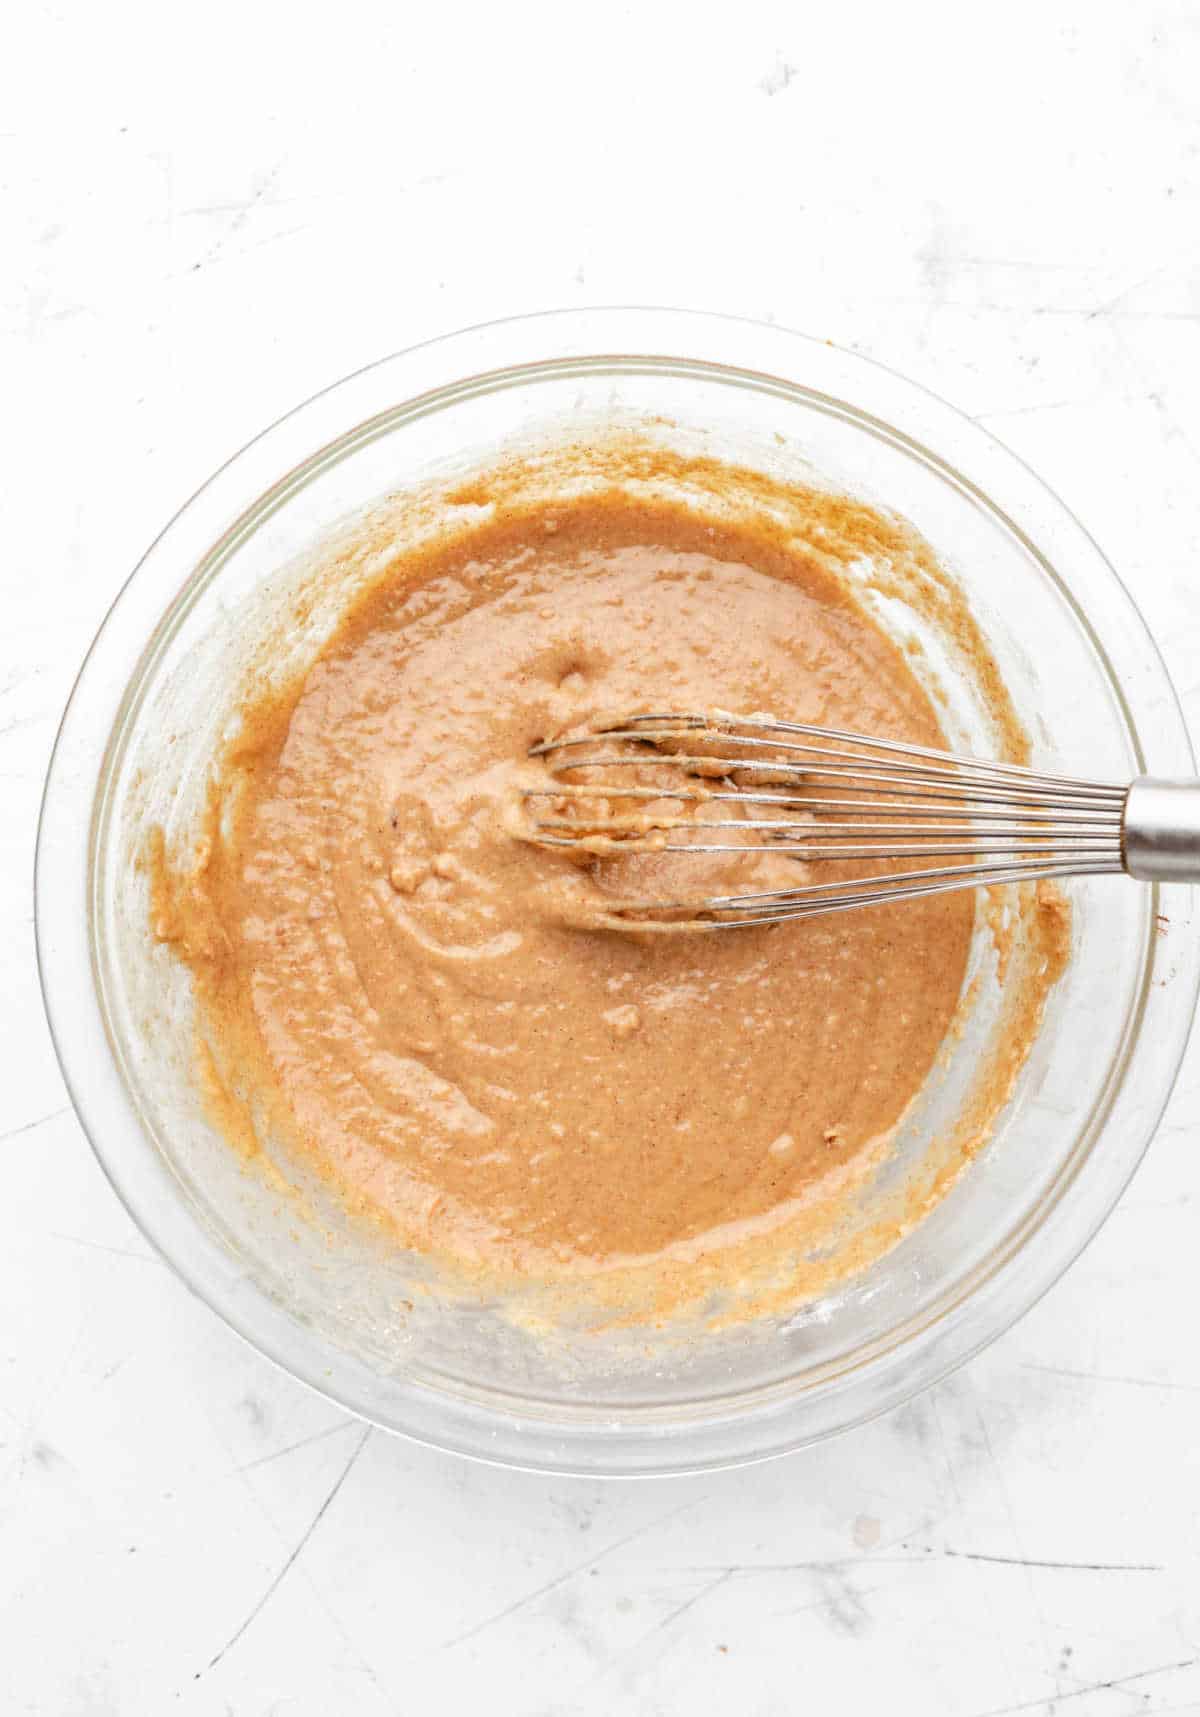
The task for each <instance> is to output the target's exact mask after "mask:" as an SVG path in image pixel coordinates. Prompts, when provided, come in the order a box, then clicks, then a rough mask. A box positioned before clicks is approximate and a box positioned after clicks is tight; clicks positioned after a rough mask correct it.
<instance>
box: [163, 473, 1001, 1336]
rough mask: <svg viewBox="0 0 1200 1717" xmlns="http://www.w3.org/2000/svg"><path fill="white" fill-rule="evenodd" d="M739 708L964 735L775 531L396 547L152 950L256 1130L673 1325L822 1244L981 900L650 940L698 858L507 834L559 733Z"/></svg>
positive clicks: (487, 1270) (548, 513)
mask: <svg viewBox="0 0 1200 1717" xmlns="http://www.w3.org/2000/svg"><path fill="white" fill-rule="evenodd" d="M717 706H719V707H724V708H735V709H740V710H745V711H754V710H771V711H773V712H775V713H776V714H778V715H781V716H787V717H791V718H795V719H799V720H802V721H810V722H820V723H824V724H828V725H831V726H837V727H854V728H860V729H866V730H868V731H873V732H875V733H878V734H880V735H883V736H893V737H897V738H904V739H908V740H913V741H916V742H919V743H921V744H942V743H944V739H943V736H942V733H941V730H940V728H939V725H938V721H937V718H936V716H935V714H934V711H933V708H932V706H931V704H930V701H929V699H928V697H927V696H926V694H925V692H924V691H923V689H922V687H921V686H920V684H919V683H918V680H917V679H916V677H915V676H914V674H913V672H912V669H911V667H910V665H909V663H908V662H907V660H906V659H905V657H904V655H903V654H902V653H901V651H899V650H898V649H897V648H896V647H895V646H894V645H893V644H892V643H891V642H890V640H889V639H888V638H887V637H885V635H884V634H883V632H882V631H881V630H879V629H878V627H877V626H876V625H875V624H874V623H873V622H872V621H871V620H870V619H869V618H868V617H867V615H866V614H865V612H864V611H863V609H862V608H861V607H860V606H859V604H858V603H857V602H856V601H855V600H854V599H853V597H852V596H851V594H849V592H848V589H847V587H846V585H845V583H844V581H843V580H841V579H840V578H839V577H838V576H837V575H836V573H835V571H834V570H831V568H830V567H829V566H828V565H823V564H821V562H820V560H819V559H818V557H817V556H815V555H813V554H810V553H808V552H806V551H805V550H804V548H803V546H802V545H798V544H797V543H796V542H795V540H794V539H789V538H787V537H786V536H785V535H784V534H783V533H781V532H779V531H777V530H773V529H772V528H771V527H770V525H769V524H768V523H765V522H764V523H762V524H761V525H760V526H757V527H756V526H754V525H753V524H751V523H748V522H745V521H741V522H733V521H730V520H725V521H723V522H722V521H720V520H717V519H714V518H712V517H708V518H705V517H698V516H696V515H695V514H694V513H691V512H688V511H685V510H684V509H683V508H682V507H673V506H669V505H665V504H660V503H657V502H653V501H645V502H639V501H637V500H634V499H631V498H630V497H629V496H628V495H620V496H616V495H608V496H603V495H601V496H593V497H578V498H576V499H574V500H570V501H563V502H561V503H559V504H556V505H554V506H552V507H551V506H535V507H531V508H524V509H522V508H510V509H507V510H506V509H504V508H500V509H498V510H496V511H495V512H494V513H493V514H492V516H490V517H488V518H486V519H484V520H482V521H481V522H479V523H478V524H477V525H475V526H473V527H472V528H469V529H467V530H465V531H461V532H459V534H458V535H457V536H455V537H453V538H450V539H447V540H443V541H441V542H434V543H433V544H432V545H426V546H425V547H423V548H420V549H415V550H413V551H411V552H409V553H406V554H403V555H401V556H399V557H398V558H395V559H393V560H392V561H391V562H390V563H389V564H388V565H387V566H386V568H385V569H384V571H383V572H382V573H381V574H380V575H379V576H377V577H376V578H375V579H374V581H373V582H372V583H371V584H370V585H369V586H368V587H367V588H366V589H365V590H364V591H363V592H361V593H360V595H359V597H358V599H357V600H356V601H355V602H354V603H353V605H352V606H351V608H350V610H349V612H347V613H346V614H345V616H344V618H343V619H342V621H341V623H340V625H339V626H338V627H337V629H336V631H335V632H334V634H333V636H332V637H331V638H330V639H329V640H328V642H327V643H326V645H325V647H324V648H323V649H322V651H321V652H320V655H319V657H318V659H317V660H316V661H314V662H313V663H312V665H311V666H310V668H309V669H308V671H307V672H306V673H304V674H302V675H301V676H299V677H298V678H297V679H296V680H295V681H294V682H292V683H291V684H289V685H288V686H286V687H285V688H284V689H283V690H281V691H276V692H272V693H270V694H267V695H265V696H263V697H262V698H260V699H259V700H258V701H253V700H252V701H251V702H250V703H249V704H248V705H247V706H246V707H245V708H244V709H243V711H242V719H241V729H240V732H239V733H238V735H237V737H236V738H235V739H234V740H233V741H231V743H230V744H229V746H228V748H227V750H226V753H225V755H224V757H223V758H222V759H221V761H220V767H219V770H218V772H217V779H216V784H215V785H214V787H213V790H212V798H211V806H210V818H209V828H208V833H207V836H206V838H205V840H204V842H203V843H202V845H201V848H200V851H199V853H198V854H189V855H180V856H173V857H172V858H171V859H170V860H168V857H167V855H166V854H165V853H164V851H163V850H162V844H161V839H160V842H159V849H158V852H157V856H156V860H155V864H154V866H153V881H154V888H153V897H154V898H153V911H154V928H155V932H156V934H157V936H158V937H159V938H160V939H161V940H164V941H166V942H168V943H170V944H171V945H172V946H173V948H174V949H175V950H176V951H177V952H178V953H179V954H180V955H181V956H182V958H183V959H184V960H186V961H187V963H188V964H189V966H190V968H191V970H192V973H193V975H194V981H195V987H196V991H197V996H198V1001H199V1022H200V1031H201V1035H202V1040H203V1054H204V1059H205V1065H206V1068H207V1074H206V1077H207V1080H208V1084H209V1090H210V1098H211V1100H212V1102H213V1104H214V1105H215V1106H216V1107H217V1108H218V1110H219V1112H220V1115H221V1118H222V1121H223V1124H224V1125H225V1127H226V1130H227V1131H229V1132H230V1133H231V1135H236V1136H237V1137H239V1138H240V1140H241V1142H242V1143H243V1144H244V1145H245V1146H246V1147H247V1148H248V1149H249V1150H250V1151H251V1152H253V1151H254V1150H255V1149H257V1148H258V1144H259V1141H262V1140H266V1139H268V1138H269V1139H272V1140H282V1141H284V1143H285V1145H286V1146H287V1148H288V1149H290V1150H291V1151H293V1152H298V1153H300V1154H301V1155H302V1157H303V1160H304V1161H306V1162H307V1163H308V1164H309V1165H310V1166H312V1167H314V1168H315V1169H316V1170H317V1172H318V1173H319V1174H320V1175H321V1176H322V1177H324V1178H325V1179H326V1180H328V1181H329V1182H331V1183H332V1184H333V1185H335V1186H336V1187H337V1188H338V1189H339V1191H340V1193H341V1195H342V1197H343V1198H344V1199H345V1200H346V1201H347V1202H348V1203H349V1204H350V1205H351V1206H352V1207H353V1208H355V1209H358V1210H361V1211H363V1212H365V1213H368V1214H370V1215H371V1216H372V1217H374V1218H375V1219H376V1220H381V1221H383V1222H384V1223H386V1224H387V1225H388V1227H389V1228H390V1229H391V1230H392V1231H394V1233H395V1234H396V1235H397V1236H398V1238H399V1239H400V1240H401V1241H402V1242H403V1243H404V1244H406V1245H408V1246H411V1247H414V1248H416V1249H417V1250H419V1251H421V1252H423V1253H426V1254H434V1255H436V1256H437V1257H439V1258H440V1259H441V1260H442V1261H443V1262H444V1263H445V1264H446V1266H447V1267H448V1268H450V1269H451V1270H452V1271H453V1272H455V1273H457V1274H458V1275H459V1277H460V1278H461V1277H462V1276H464V1275H475V1276H476V1277H479V1276H485V1277H486V1278H488V1279H489V1281H491V1282H492V1283H493V1284H494V1283H497V1282H499V1283H503V1282H505V1281H507V1282H530V1281H536V1282H540V1283H549V1284H552V1285H553V1284H563V1283H568V1282H570V1281H576V1282H580V1281H583V1282H591V1283H593V1284H595V1283H596V1282H598V1281H599V1280H600V1279H601V1278H603V1279H604V1280H605V1281H606V1282H607V1283H608V1286H609V1289H610V1290H611V1291H612V1292H614V1293H616V1284H617V1283H618V1282H619V1281H620V1280H621V1279H622V1278H623V1276H624V1277H627V1278H628V1279H629V1280H630V1281H632V1280H633V1279H634V1277H635V1276H638V1278H639V1279H640V1280H643V1281H645V1280H648V1279H652V1280H653V1282H654V1284H655V1288H654V1295H655V1302H656V1304H658V1305H659V1306H660V1308H661V1306H662V1305H664V1304H667V1303H670V1302H671V1301H672V1299H673V1298H674V1297H676V1295H677V1296H678V1297H679V1298H681V1299H683V1300H687V1299H688V1298H689V1295H694V1293H695V1292H696V1291H698V1290H699V1289H700V1288H705V1289H707V1288H711V1287H712V1286H714V1285H719V1284H720V1282H721V1281H722V1279H723V1276H724V1275H725V1274H728V1273H730V1272H732V1273H734V1274H736V1273H737V1272H739V1271H741V1270H743V1269H745V1268H746V1267H748V1260H750V1259H751V1258H752V1257H753V1258H756V1259H760V1260H761V1259H762V1258H764V1257H765V1258H770V1259H772V1260H773V1263H774V1265H775V1266H778V1265H779V1264H780V1261H781V1260H786V1258H787V1256H788V1249H789V1248H792V1249H793V1250H794V1249H795V1248H796V1247H797V1246H801V1247H802V1246H804V1245H805V1244H807V1245H808V1246H809V1249H810V1251H811V1246H812V1244H814V1243H815V1242H816V1241H818V1240H819V1239H820V1236H821V1233H822V1229H821V1227H820V1225H816V1226H814V1214H813V1213H814V1212H824V1213H825V1216H824V1217H823V1218H822V1220H825V1219H826V1218H827V1219H828V1221H829V1222H832V1221H833V1220H834V1219H835V1215H836V1212H837V1210H838V1209H839V1208H840V1207H841V1204H842V1203H843V1202H844V1200H845V1198H846V1197H847V1196H848V1194H849V1189H851V1188H852V1187H853V1186H855V1185H856V1184H858V1183H859V1182H861V1181H863V1180H864V1179H865V1178H867V1177H869V1176H870V1175H871V1174H872V1173H873V1172H874V1170H875V1168H876V1167H877V1166H878V1164H879V1162H880V1160H881V1159H882V1158H883V1157H884V1156H885V1155H886V1152H887V1148H888V1142H889V1139H890V1137H891V1135H892V1133H893V1130H894V1129H895V1128H896V1126H897V1124H898V1123H899V1121H900V1120H901V1118H902V1116H903V1115H904V1113H905V1110H906V1109H907V1108H908V1106H909V1104H910V1103H911V1101H912V1099H913V1097H914V1095H915V1094H916V1093H917V1092H918V1091H919V1089H920V1088H921V1086H922V1083H923V1082H924V1081H925V1079H926V1077H927V1076H928V1074H929V1072H930V1069H931V1067H932V1065H933V1063H934V1060H935V1057H936V1056H937V1054H938V1050H939V1046H940V1045H941V1044H942V1042H943V1039H944V1038H945V1036H946V1033H947V1031H948V1029H949V1028H950V1026H951V1022H952V1020H953V1018H954V1015H955V1010H956V1007H957V1006H958V1004H959V1000H960V991H961V990H962V987H963V980H964V973H965V970H966V964H967V957H968V950H969V946H970V941H971V936H972V929H973V924H974V914H975V901H974V898H973V896H971V895H970V894H961V895H949V896H944V897H941V898H933V899H928V900H923V901H916V902H911V903H906V904H904V905H898V906H893V907H883V908H875V909H871V910H868V911H863V912H855V913H847V914H840V915H837V916H833V917H828V918H817V919H811V920H806V921H803V922H797V923H791V924H784V925H780V926H775V927H771V928H763V929H747V930H742V931H738V932H735V933H728V934H720V935H709V936H704V935H675V936H630V935H621V934H615V933H612V932H607V931H604V930H597V929H592V928H588V927H587V926H588V910H589V905H592V906H595V905H596V904H597V903H601V904H602V903H603V900H604V899H605V898H606V896H608V895H610V894H611V892H612V891H614V890H616V891H618V892H621V893H625V892H630V891H632V892H645V891H646V885H647V876H646V867H647V866H650V867H653V866H654V865H655V864H656V863H658V864H664V865H665V864H670V863H671V862H672V861H671V860H669V859H666V858H660V859H656V858H654V857H649V858H647V857H642V858H628V859H626V858H618V859H615V860H614V859H603V858H601V859H590V860H589V861H588V862H587V864H585V865H584V866H582V867H581V866H580V865H579V864H578V863H577V862H575V861H573V860H572V858H571V857H570V856H569V855H568V856H564V855H562V854H559V853H555V852H550V851H543V850H540V849H538V848H537V847H534V846H532V845H529V844H527V843H525V842H523V841H521V840H519V839H515V838H514V837H513V833H512V817H513V804H514V798H515V794H516V790H517V788H518V787H519V786H520V785H521V784H522V783H523V782H529V781H531V780H532V779H534V778H535V777H536V775H537V771H538V768H539V766H538V765H537V764H535V763H533V762H531V761H530V760H528V758H527V752H528V748H529V746H530V745H531V743H533V742H535V741H536V740H538V739H539V738H541V737H543V736H545V735H547V734H550V733H554V732H559V731H561V730H563V729H565V728H568V727H570V726H571V725H572V724H573V723H576V722H582V721H585V720H588V719H589V718H591V717H592V716H594V715H595V714H596V713H597V712H602V711H610V710H621V709H635V708H647V707H665V708H702V707H717ZM674 862H676V863H678V861H674ZM688 862H689V870H688V873H687V874H688V879H689V883H690V884H691V886H692V888H693V890H694V891H695V892H706V891H707V890H708V889H710V888H711V887H712V886H713V883H714V878H713V877H712V876H711V875H709V876H705V877H699V876H698V875H697V873H696V871H695V870H693V869H691V868H690V866H691V863H692V862H693V861H688ZM717 862H720V861H717ZM734 862H735V864H737V865H743V866H744V865H745V863H747V862H748V861H746V860H744V859H740V858H739V859H737V860H736V861H734ZM757 862H759V863H761V864H764V865H766V866H767V867H768V868H769V867H770V866H772V865H773V866H776V867H778V866H781V865H783V866H786V867H787V877H786V879H783V880H784V885H785V886H786V885H787V884H788V883H795V882H796V881H800V880H803V876H802V874H801V873H800V870H799V867H798V866H796V865H795V864H794V863H793V861H791V860H784V859H779V858H776V859H763V860H761V861H757ZM628 867H640V868H638V869H637V870H636V874H633V873H632V872H630V870H629V868H628ZM623 871H624V872H625V873H626V874H624V875H623V874H622V872H623ZM740 880H741V881H742V882H743V883H744V882H745V880H746V879H745V876H744V874H743V876H742V877H741V878H740ZM773 880H774V882H775V885H778V883H779V881H780V879H779V878H778V877H776V878H774V879H773ZM632 884H636V887H632V886H631V885H632ZM754 885H755V884H754V881H753V880H752V881H751V886H754ZM771 885H772V878H770V877H768V876H764V877H763V879H762V880H760V881H758V886H771ZM659 891H660V890H658V889H653V890H650V892H659ZM1018 1064H1019V1058H1018ZM231 1117H235V1118H231ZM897 1232H898V1230H895V1229H893V1230H891V1231H889V1233H888V1235H887V1236H886V1238H881V1239H880V1241H879V1245H880V1247H882V1245H883V1244H885V1243H890V1242H891V1241H892V1240H894V1239H895V1238H896V1233H897ZM700 1263H703V1265H704V1271H703V1272H702V1273H699V1274H698V1273H697V1271H698V1266H699V1264H700ZM783 1268H784V1275H785V1276H786V1275H787V1265H786V1262H785V1263H784V1266H783ZM639 1273H640V1274H639ZM668 1283H673V1284H674V1286H672V1287H671V1288H670V1289H669V1290H668V1288H667V1286H666V1284H668ZM617 1297H618V1298H619V1294H617Z"/></svg>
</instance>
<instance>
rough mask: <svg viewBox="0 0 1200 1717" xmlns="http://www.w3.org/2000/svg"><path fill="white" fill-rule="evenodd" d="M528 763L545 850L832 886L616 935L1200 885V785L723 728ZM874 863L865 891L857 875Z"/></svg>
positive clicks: (664, 903)
mask: <svg viewBox="0 0 1200 1717" xmlns="http://www.w3.org/2000/svg"><path fill="white" fill-rule="evenodd" d="M530 756H532V757H540V758H542V759H543V760H544V761H545V765H546V769H547V771H548V774H549V776H550V780H549V783H548V784H547V785H546V786H544V787H542V786H539V787H529V788H527V789H526V790H525V791H524V793H523V800H524V812H525V817H526V827H525V829H524V831H523V832H524V835H525V838H526V839H528V840H531V841H533V842H535V843H536V844H537V845H539V846H544V847H557V848H567V849H570V850H572V851H573V852H574V853H575V854H576V855H577V856H580V857H582V856H587V855H596V856H598V857H600V858H603V857H605V856H613V855H619V854H634V853H664V852H665V853H686V854H689V855H692V856H696V855H699V854H716V853H723V854H729V853H740V854H747V853H749V854H750V855H753V854H754V853H756V852H766V853H770V854H772V855H786V856H788V857H790V858H793V859H795V860H798V861H799V862H800V864H801V865H802V866H804V867H807V866H808V865H809V864H810V863H821V864H825V863H829V864H831V865H832V867H833V871H834V872H835V873H836V874H831V876H830V878H829V880H827V881H817V882H810V881H807V880H800V881H798V882H797V884H796V886H794V887H790V886H789V887H783V888H772V889H769V890H765V891H761V890H760V891H758V892H751V893H740V894H739V893H733V894H697V895H696V896H694V897H687V896H683V897H680V898H675V899H671V898H666V899H627V900H626V899H619V898H613V899H612V900H610V901H608V902H606V904H605V910H604V913H603V921H604V922H605V923H607V924H609V925H611V926H613V927H617V928H621V927H623V928H626V929H660V928H661V929H667V928H670V929H731V928H736V927H738V926H746V925H753V924H774V923H779V922H782V921H784V920H788V919H793V918H807V917H813V916H816V915H817V914H820V913H829V912H845V911H850V910H853V909H858V908H862V907H869V906H877V905H880V904H882V903H884V902H887V901H895V900H914V899H918V898H920V897H923V896H927V895H932V894H942V893H945V892H948V891H950V890H954V889H964V888H980V887H987V886H991V885H993V884H999V883H1013V882H1033V881H1037V880H1039V879H1042V878H1048V877H1069V876H1102V875H1110V874H1115V873H1118V872H1122V871H1123V872H1125V873H1127V874H1128V875H1129V876H1132V877H1137V878H1140V879H1142V880H1145V881H1158V882H1196V881H1200V781H1194V780H1184V781H1179V780H1164V779H1159V778H1156V777H1153V776H1142V777H1140V778H1139V779H1138V780H1136V781H1134V782H1133V783H1132V785H1129V784H1126V785H1124V786H1119V785H1109V784H1107V783H1104V782H1097V781H1085V780H1078V779H1074V778H1072V777H1070V776H1065V775H1052V774H1045V773H1043V772H1041V771H1039V770H1036V769H1029V768H1025V767H1023V766H1021V765H1018V764H1013V763H995V762H991V761H988V760H986V759H983V758H976V757H967V756H959V755H955V754H954V753H952V752H947V751H939V750H936V749H934V748H932V747H929V746H922V745H908V744H905V743H903V742H901V741H898V740H892V739H879V738H874V737H872V736H871V735H869V734H864V733H854V732H849V731H846V730H843V729H837V728H828V727H816V726H812V725H810V724H808V723H806V722H795V721H778V720H776V719H775V718H774V717H773V716H764V715H730V714H728V713H726V712H724V711H707V712H678V711H666V712H661V713H657V714H655V713H638V714H634V715H626V716H622V717H620V718H615V719H610V720H605V721H603V722H600V723H597V724H596V725H594V726H591V727H589V728H588V729H587V730H586V731H584V732H576V733H571V734H568V735H566V736H564V737H561V738H552V739H546V740H543V741H542V742H541V743H539V744H537V745H534V746H533V747H532V748H531V751H530ZM581 777H582V778H581ZM935 859H936V860H939V861H953V862H939V863H937V864H930V863H929V862H928V861H930V860H935ZM864 861H871V862H870V864H869V866H867V870H866V874H853V875H849V876H847V875H846V874H844V872H845V870H846V869H850V870H851V871H853V870H854V869H855V866H856V863H857V866H858V869H859V870H860V871H861V870H862V869H863V866H864ZM799 875H800V876H801V877H804V876H806V875H807V871H806V870H801V871H800V872H799Z"/></svg>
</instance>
